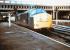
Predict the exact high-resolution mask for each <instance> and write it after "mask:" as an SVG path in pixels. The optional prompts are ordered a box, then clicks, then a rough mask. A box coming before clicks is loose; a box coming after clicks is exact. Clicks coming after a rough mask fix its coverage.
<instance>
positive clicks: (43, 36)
mask: <svg viewBox="0 0 70 50" xmlns="http://www.w3.org/2000/svg"><path fill="white" fill-rule="evenodd" d="M14 25H15V24H14ZM16 26H18V25H16ZM19 27H20V28H23V27H21V26H19ZM24 28H25V27H24ZM25 29H27V28H25ZM27 30H30V29H27ZM30 31H31V32H34V33H30V34H31V35H33V36H34V37H35V38H39V39H42V40H43V39H47V38H48V39H50V40H52V41H54V42H57V43H59V44H62V45H64V46H66V47H70V45H67V44H65V43H62V42H60V41H57V40H55V39H53V38H50V37H48V36H45V35H42V34H40V33H37V32H35V31H32V30H30ZM41 37H42V38H41Z"/></svg>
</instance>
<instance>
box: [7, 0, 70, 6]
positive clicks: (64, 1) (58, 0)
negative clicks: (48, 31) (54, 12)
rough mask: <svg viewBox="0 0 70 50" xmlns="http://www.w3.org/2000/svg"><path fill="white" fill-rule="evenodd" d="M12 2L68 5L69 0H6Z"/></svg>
mask: <svg viewBox="0 0 70 50" xmlns="http://www.w3.org/2000/svg"><path fill="white" fill-rule="evenodd" d="M9 1H10V2H11V3H13V4H15V3H16V4H30V5H51V6H52V5H70V0H6V2H9Z"/></svg>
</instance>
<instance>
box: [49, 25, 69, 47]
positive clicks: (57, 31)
mask: <svg viewBox="0 0 70 50" xmlns="http://www.w3.org/2000/svg"><path fill="white" fill-rule="evenodd" d="M49 32H51V33H52V34H53V36H55V37H52V38H54V39H56V40H58V41H61V42H63V43H65V44H67V45H69V46H70V27H68V26H60V25H59V26H57V27H56V26H55V27H54V30H53V31H49ZM56 37H57V38H56Z"/></svg>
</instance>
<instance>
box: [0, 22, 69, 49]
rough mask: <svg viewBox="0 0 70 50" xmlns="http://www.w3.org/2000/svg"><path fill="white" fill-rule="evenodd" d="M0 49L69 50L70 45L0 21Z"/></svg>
mask: <svg viewBox="0 0 70 50" xmlns="http://www.w3.org/2000/svg"><path fill="white" fill-rule="evenodd" d="M0 50H70V47H67V46H65V45H62V44H59V43H57V42H55V41H52V40H50V39H49V38H47V37H46V36H44V35H42V34H39V33H37V32H34V31H32V30H29V29H27V28H24V27H21V26H18V25H16V24H12V26H11V27H8V23H0Z"/></svg>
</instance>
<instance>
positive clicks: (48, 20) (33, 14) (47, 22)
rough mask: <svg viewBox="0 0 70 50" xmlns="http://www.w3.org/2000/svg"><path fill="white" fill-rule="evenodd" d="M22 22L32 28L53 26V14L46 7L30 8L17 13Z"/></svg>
mask: <svg viewBox="0 0 70 50" xmlns="http://www.w3.org/2000/svg"><path fill="white" fill-rule="evenodd" d="M17 17H18V20H19V21H20V23H21V24H23V25H25V26H29V27H30V28H32V29H41V28H48V29H49V28H52V16H51V15H50V14H48V13H47V12H46V11H45V10H44V9H41V8H37V9H30V10H27V11H26V12H24V13H20V14H18V15H17Z"/></svg>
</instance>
